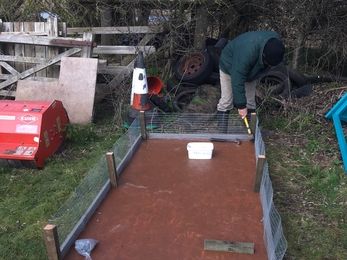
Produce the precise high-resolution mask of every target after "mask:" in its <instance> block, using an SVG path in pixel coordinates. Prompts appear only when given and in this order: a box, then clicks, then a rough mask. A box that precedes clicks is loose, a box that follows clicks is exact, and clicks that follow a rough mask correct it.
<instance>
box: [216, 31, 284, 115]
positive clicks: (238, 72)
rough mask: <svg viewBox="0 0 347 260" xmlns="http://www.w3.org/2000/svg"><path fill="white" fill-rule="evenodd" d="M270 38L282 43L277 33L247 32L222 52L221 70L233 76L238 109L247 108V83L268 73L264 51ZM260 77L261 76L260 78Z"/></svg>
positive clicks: (235, 104)
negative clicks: (261, 73) (264, 60)
mask: <svg viewBox="0 0 347 260" xmlns="http://www.w3.org/2000/svg"><path fill="white" fill-rule="evenodd" d="M270 38H277V39H279V40H280V41H282V39H281V36H280V35H279V34H278V33H276V32H271V31H254V32H246V33H243V34H241V35H240V36H238V37H236V38H235V39H233V40H232V41H230V42H229V43H228V44H227V45H226V46H225V47H224V49H223V51H222V54H221V56H220V60H219V68H220V70H221V71H223V72H224V73H227V74H229V75H231V79H232V82H231V85H232V89H233V96H234V106H235V107H236V108H238V109H243V108H246V104H247V100H246V96H245V85H244V84H245V82H249V81H253V80H255V79H257V75H258V74H260V72H262V71H263V72H267V71H268V67H267V66H266V65H264V63H263V49H264V46H265V44H266V42H267V41H268V40H269V39H270ZM262 76H264V74H263V75H262ZM260 77H261V76H260V75H259V77H258V78H260Z"/></svg>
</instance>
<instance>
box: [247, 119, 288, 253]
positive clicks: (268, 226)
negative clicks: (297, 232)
mask: <svg viewBox="0 0 347 260" xmlns="http://www.w3.org/2000/svg"><path fill="white" fill-rule="evenodd" d="M254 135H255V142H254V145H255V154H256V161H257V163H258V157H259V156H260V155H265V145H264V142H263V139H262V136H261V132H260V129H259V128H258V120H257V122H256V131H255V134H254ZM260 201H261V205H262V208H263V225H264V243H265V246H266V250H267V253H268V259H269V260H281V259H283V257H284V254H285V252H286V250H287V247H288V245H287V240H286V239H285V236H284V234H283V230H282V222H281V217H280V215H279V214H278V212H277V210H276V208H275V206H274V204H273V188H272V182H271V180H270V175H269V168H268V162H267V161H265V163H264V169H263V177H262V182H261V185H260Z"/></svg>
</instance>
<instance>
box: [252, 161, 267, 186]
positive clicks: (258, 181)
mask: <svg viewBox="0 0 347 260" xmlns="http://www.w3.org/2000/svg"><path fill="white" fill-rule="evenodd" d="M264 164H265V155H259V156H258V163H257V172H256V174H255V182H254V192H259V191H260V185H261V180H262V179H263V172H264Z"/></svg>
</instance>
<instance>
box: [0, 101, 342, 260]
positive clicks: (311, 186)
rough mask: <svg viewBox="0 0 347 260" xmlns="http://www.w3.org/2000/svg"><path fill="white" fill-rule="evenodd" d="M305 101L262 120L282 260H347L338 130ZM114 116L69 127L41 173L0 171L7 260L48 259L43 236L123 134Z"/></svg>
mask: <svg viewBox="0 0 347 260" xmlns="http://www.w3.org/2000/svg"><path fill="white" fill-rule="evenodd" d="M316 95H318V94H316ZM318 96H319V95H318ZM323 96H324V95H323ZM324 100H325V99H324ZM324 100H322V101H321V102H318V101H317V102H313V103H318V104H324V102H325V101H324ZM302 102H303V104H299V106H293V107H295V108H293V107H291V108H290V109H289V112H288V109H287V108H286V109H285V108H284V107H278V106H277V107H274V104H273V103H272V104H271V109H268V108H266V107H261V108H260V109H259V113H258V115H259V120H260V126H261V127H262V128H265V129H268V130H272V131H273V132H275V134H274V135H273V136H270V137H269V138H266V139H264V141H265V147H266V158H267V160H268V163H269V172H270V177H271V180H272V182H273V188H274V202H275V206H276V208H277V210H278V212H279V213H280V215H281V218H282V225H283V229H284V234H285V236H286V239H287V241H288V250H287V253H286V255H285V257H284V259H285V260H294V259H295V260H296V259H300V260H301V259H303V260H310V259H315V260H316V259H347V236H346V235H345V234H346V231H347V178H346V172H345V171H344V168H343V164H342V160H341V156H340V152H339V147H338V144H337V140H336V136H335V131H334V127H333V124H332V122H331V121H329V120H325V119H324V118H322V116H319V115H317V114H315V113H312V111H315V109H313V108H311V107H308V105H309V104H310V103H312V102H310V100H307V99H306V100H305V99H304V98H303V99H302ZM294 105H296V104H294ZM297 107H299V108H297ZM303 108H307V110H302V109H303ZM107 111H108V112H109V113H108V112H107ZM284 111H286V113H285V112H284ZM105 112H106V114H105ZM113 113H114V110H113V109H110V107H107V106H106V107H105V104H101V105H100V107H97V108H96V122H95V123H94V124H90V125H86V126H83V127H80V126H75V125H71V126H70V127H69V133H68V137H69V142H68V146H67V148H66V150H65V151H64V154H61V155H55V156H52V157H51V158H49V159H48V160H46V162H45V166H44V168H43V170H40V171H38V170H30V169H13V168H4V167H1V166H0V244H1V245H2V246H1V247H0V259H1V260H2V259H9V260H12V259H16V260H17V259H23V260H24V259H26V260H27V259H35V260H37V259H39V260H40V259H47V255H46V248H45V243H44V239H43V233H42V229H43V228H44V226H45V225H46V224H47V223H48V219H49V218H50V217H51V215H52V214H54V213H55V212H56V211H57V210H58V209H59V207H60V206H61V205H62V204H64V203H65V201H66V200H67V199H68V198H69V196H70V195H71V193H72V192H73V191H74V190H75V189H76V187H77V186H78V184H79V183H80V182H81V181H82V180H83V179H84V177H85V176H86V174H87V173H88V172H89V170H90V169H92V167H93V166H94V165H95V164H96V163H97V162H98V160H99V159H100V158H101V156H102V155H104V154H105V152H106V151H107V150H108V149H110V148H111V147H112V146H113V144H114V143H115V142H116V140H117V139H118V138H119V137H120V135H121V134H122V131H123V130H124V129H123V128H122V126H121V125H122V123H117V122H120V119H118V120H117V119H115V118H114V115H113ZM119 114H120V113H119Z"/></svg>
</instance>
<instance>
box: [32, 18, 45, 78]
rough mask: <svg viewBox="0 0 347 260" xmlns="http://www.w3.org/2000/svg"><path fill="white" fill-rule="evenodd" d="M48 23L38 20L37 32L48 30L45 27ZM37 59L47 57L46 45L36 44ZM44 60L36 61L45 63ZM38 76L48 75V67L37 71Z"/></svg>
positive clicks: (36, 24)
mask: <svg viewBox="0 0 347 260" xmlns="http://www.w3.org/2000/svg"><path fill="white" fill-rule="evenodd" d="M45 25H46V23H44V22H38V23H35V27H34V29H35V31H37V32H46V28H45ZM34 47H35V59H45V58H46V47H45V46H42V45H35V46H34ZM43 62H44V61H41V62H34V63H43ZM36 76H37V77H46V76H47V69H43V70H41V71H38V72H37V73H36Z"/></svg>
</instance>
